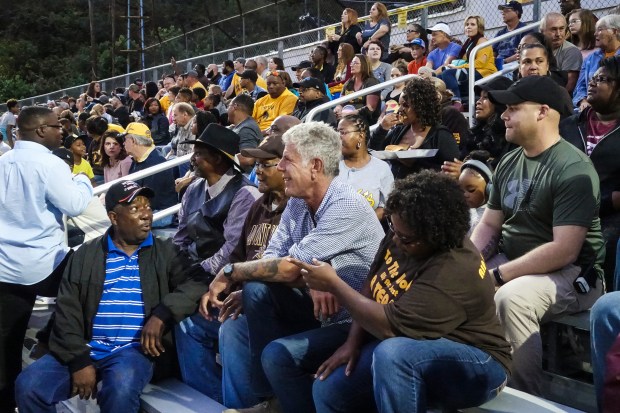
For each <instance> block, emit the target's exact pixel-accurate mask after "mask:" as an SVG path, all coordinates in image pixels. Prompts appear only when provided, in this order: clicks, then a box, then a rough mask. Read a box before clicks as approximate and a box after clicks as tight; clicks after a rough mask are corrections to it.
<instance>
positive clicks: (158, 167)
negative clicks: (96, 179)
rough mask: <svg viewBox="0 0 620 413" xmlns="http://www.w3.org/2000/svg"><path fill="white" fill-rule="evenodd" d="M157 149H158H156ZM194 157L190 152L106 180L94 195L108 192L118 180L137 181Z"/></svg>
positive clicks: (94, 190)
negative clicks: (108, 180) (111, 179)
mask: <svg viewBox="0 0 620 413" xmlns="http://www.w3.org/2000/svg"><path fill="white" fill-rule="evenodd" d="M155 150H157V149H155ZM191 157H192V154H191V153H188V154H187V155H183V156H180V157H178V158H174V159H170V160H168V161H166V162H162V163H160V164H158V165H154V166H151V167H149V168H146V169H143V170H141V171H138V172H134V173H132V174H129V175H125V176H123V177H120V178H118V179H115V180H113V181H110V182H106V183H105V184H103V185H99V186H97V187H95V188H94V189H93V195H95V196H96V195H100V194H103V193H104V192H107V191H108V189H110V187H111V186H112V185H114V184H115V183H117V182H122V181H135V180H136V179H142V178H146V177H147V176H151V175H155V174H156V173H159V172H161V171H165V170H167V169H170V168H174V167H175V166H178V165H181V164H184V163H185V162H189V160H190V158H191Z"/></svg>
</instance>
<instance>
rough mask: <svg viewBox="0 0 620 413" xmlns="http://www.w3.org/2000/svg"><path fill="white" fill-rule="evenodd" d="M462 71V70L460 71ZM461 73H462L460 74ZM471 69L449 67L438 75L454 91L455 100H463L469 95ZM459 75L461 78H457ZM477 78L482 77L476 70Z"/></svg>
mask: <svg viewBox="0 0 620 413" xmlns="http://www.w3.org/2000/svg"><path fill="white" fill-rule="evenodd" d="M459 71H460V72H459ZM459 73H460V75H459ZM468 73H469V69H447V70H445V71H444V72H443V73H441V74H440V75H439V76H438V77H439V78H440V79H441V80H443V81H444V82H445V83H446V87H447V88H448V89H450V90H451V91H452V93H454V98H455V100H458V101H461V100H462V99H467V97H468V96H469V88H468V87H469V80H468V79H469V75H468ZM457 76H459V78H457ZM475 79H476V80H479V79H482V75H481V74H480V73H478V71H476V75H475Z"/></svg>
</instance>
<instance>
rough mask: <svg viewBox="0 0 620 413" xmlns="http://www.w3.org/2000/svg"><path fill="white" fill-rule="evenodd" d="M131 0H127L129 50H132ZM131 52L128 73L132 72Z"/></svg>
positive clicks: (128, 54)
mask: <svg viewBox="0 0 620 413" xmlns="http://www.w3.org/2000/svg"><path fill="white" fill-rule="evenodd" d="M129 16H131V0H127V50H131V40H130V39H131V19H130V18H129ZM130 56H131V54H130V53H129V52H127V73H129V72H131V65H130V62H129V60H130V59H129V57H130Z"/></svg>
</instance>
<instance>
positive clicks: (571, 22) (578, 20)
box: [568, 19, 581, 26]
mask: <svg viewBox="0 0 620 413" xmlns="http://www.w3.org/2000/svg"><path fill="white" fill-rule="evenodd" d="M577 23H581V19H574V20H569V21H568V25H569V26H570V25H571V24H577Z"/></svg>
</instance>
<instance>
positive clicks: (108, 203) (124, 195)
mask: <svg viewBox="0 0 620 413" xmlns="http://www.w3.org/2000/svg"><path fill="white" fill-rule="evenodd" d="M138 195H144V196H145V197H147V198H153V197H154V196H155V192H153V190H152V189H151V188H148V187H146V186H140V185H138V183H137V182H135V181H121V182H117V183H115V184H114V185H112V186H111V187H110V189H108V192H107V193H106V194H105V209H106V210H107V211H111V210H113V209H114V207H115V206H117V205H118V204H131V202H132V201H133V200H134V199H136V197H137V196H138Z"/></svg>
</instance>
